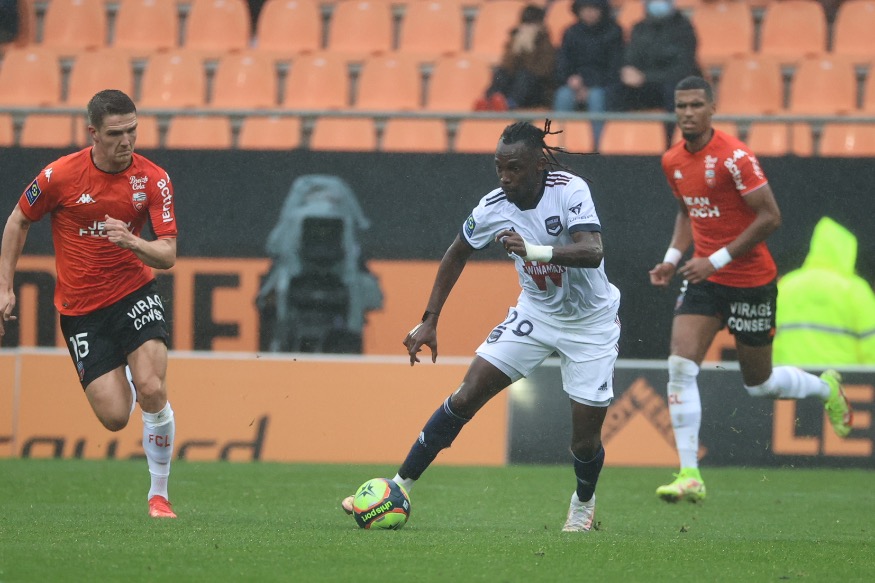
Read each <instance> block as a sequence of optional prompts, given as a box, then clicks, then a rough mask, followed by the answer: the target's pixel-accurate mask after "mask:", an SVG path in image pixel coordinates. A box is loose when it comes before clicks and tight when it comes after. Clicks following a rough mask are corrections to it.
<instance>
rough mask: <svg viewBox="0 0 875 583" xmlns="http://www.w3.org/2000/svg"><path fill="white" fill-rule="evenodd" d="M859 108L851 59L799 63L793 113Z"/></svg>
mask: <svg viewBox="0 0 875 583" xmlns="http://www.w3.org/2000/svg"><path fill="white" fill-rule="evenodd" d="M873 32H875V31H873ZM856 109H857V77H856V73H855V72H854V66H853V64H852V63H851V61H849V60H844V59H841V58H821V59H805V60H803V61H802V62H800V63H799V65H798V66H797V67H796V74H795V75H794V76H793V83H792V85H791V89H790V106H789V107H788V111H789V112H790V113H798V114H804V115H835V114H848V113H853V112H854V111H856Z"/></svg>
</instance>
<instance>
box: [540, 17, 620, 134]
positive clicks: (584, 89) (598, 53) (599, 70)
mask: <svg viewBox="0 0 875 583" xmlns="http://www.w3.org/2000/svg"><path fill="white" fill-rule="evenodd" d="M571 11H572V12H573V13H574V14H575V16H577V23H576V24H573V25H571V26H570V27H568V30H566V31H565V34H564V36H563V37H562V45H561V46H560V47H559V52H558V56H557V59H556V79H557V81H558V84H559V88H558V89H557V90H556V97H555V99H554V100H553V108H554V109H555V110H556V111H575V110H578V109H586V110H587V111H589V112H593V113H602V112H604V111H605V110H606V109H607V95H608V91H609V90H610V89H611V88H613V87H616V86H617V84H619V82H620V67H621V66H622V64H623V48H624V41H623V29H621V28H620V25H619V24H617V20H616V19H615V18H614V16H613V14H612V13H611V6H610V4H609V3H608V0H574V3H573V4H572V6H571ZM603 125H604V123H603V122H601V121H594V122H593V124H592V133H593V139H594V143H595V145H596V147H598V142H599V136H600V134H601V130H602V126H603Z"/></svg>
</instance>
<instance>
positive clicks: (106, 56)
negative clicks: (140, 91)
mask: <svg viewBox="0 0 875 583" xmlns="http://www.w3.org/2000/svg"><path fill="white" fill-rule="evenodd" d="M103 89H120V90H121V91H124V92H125V93H127V94H128V95H129V96H131V97H134V71H133V67H132V66H131V61H130V58H129V57H128V55H127V54H125V53H124V52H119V51H116V50H114V49H101V50H99V51H82V52H81V53H79V54H78V55H77V56H76V58H75V60H74V61H73V68H72V70H71V71H70V76H69V78H68V79H67V99H66V103H67V104H68V105H70V106H73V107H82V108H84V107H85V106H86V105H88V101H89V100H90V99H91V98H92V97H93V96H94V94H95V93H97V92H98V91H102V90H103Z"/></svg>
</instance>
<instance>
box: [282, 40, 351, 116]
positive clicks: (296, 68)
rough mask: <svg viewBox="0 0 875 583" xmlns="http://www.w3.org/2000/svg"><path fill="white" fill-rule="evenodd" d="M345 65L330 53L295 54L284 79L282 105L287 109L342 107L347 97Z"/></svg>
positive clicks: (347, 77)
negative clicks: (296, 55)
mask: <svg viewBox="0 0 875 583" xmlns="http://www.w3.org/2000/svg"><path fill="white" fill-rule="evenodd" d="M349 91H350V81H349V64H348V63H347V61H346V58H345V57H343V56H341V55H336V54H333V53H317V54H313V55H299V56H298V57H296V58H295V60H294V61H293V62H292V66H291V68H290V69H289V73H288V75H286V79H285V82H284V88H283V102H282V105H283V107H285V108H288V109H342V108H344V107H347V106H348V105H349V102H350V98H349Z"/></svg>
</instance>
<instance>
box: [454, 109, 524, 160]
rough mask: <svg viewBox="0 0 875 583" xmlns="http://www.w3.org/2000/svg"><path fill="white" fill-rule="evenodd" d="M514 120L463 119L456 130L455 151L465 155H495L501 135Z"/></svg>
mask: <svg viewBox="0 0 875 583" xmlns="http://www.w3.org/2000/svg"><path fill="white" fill-rule="evenodd" d="M512 123H513V120H506V119H470V118H469V119H462V120H461V121H459V127H458V128H457V130H456V139H455V142H454V145H453V151H454V152H459V153H463V154H495V148H496V147H497V146H498V139H499V138H500V137H501V133H502V132H503V131H504V128H506V127H507V126H508V125H510V124H512Z"/></svg>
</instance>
